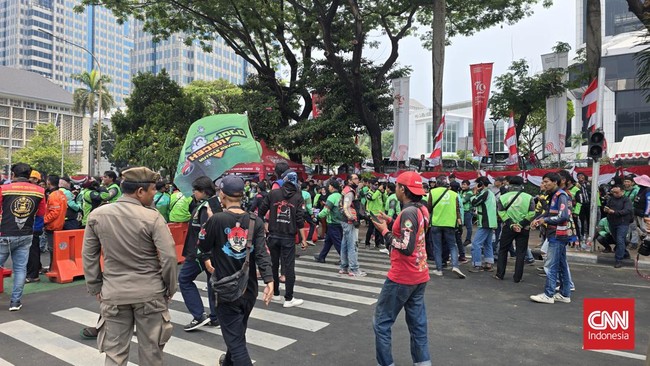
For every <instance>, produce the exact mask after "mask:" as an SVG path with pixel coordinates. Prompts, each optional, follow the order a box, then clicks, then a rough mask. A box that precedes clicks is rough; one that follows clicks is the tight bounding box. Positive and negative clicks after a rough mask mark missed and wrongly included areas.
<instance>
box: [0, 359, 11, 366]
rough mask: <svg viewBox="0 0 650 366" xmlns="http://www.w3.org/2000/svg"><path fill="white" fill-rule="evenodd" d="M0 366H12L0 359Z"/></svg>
mask: <svg viewBox="0 0 650 366" xmlns="http://www.w3.org/2000/svg"><path fill="white" fill-rule="evenodd" d="M0 366H14V364H13V363H10V362H9V361H6V360H3V359H2V358H0Z"/></svg>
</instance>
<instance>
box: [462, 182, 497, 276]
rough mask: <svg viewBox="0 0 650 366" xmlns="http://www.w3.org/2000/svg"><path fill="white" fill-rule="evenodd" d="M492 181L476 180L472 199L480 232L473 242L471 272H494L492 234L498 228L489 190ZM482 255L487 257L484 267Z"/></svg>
mask: <svg viewBox="0 0 650 366" xmlns="http://www.w3.org/2000/svg"><path fill="white" fill-rule="evenodd" d="M489 184H490V180H489V179H488V178H487V177H479V178H477V179H476V187H474V196H473V197H472V198H471V199H470V202H471V203H472V207H475V208H476V214H477V216H478V220H477V221H478V230H477V231H476V235H475V236H474V241H472V264H473V267H472V268H470V269H469V271H470V272H473V273H476V272H481V271H487V272H492V270H493V269H492V265H493V264H494V252H493V249H492V234H493V233H494V229H496V228H497V225H498V224H497V208H496V199H495V197H494V193H492V191H490V189H489V188H488V186H489ZM481 254H483V255H484V256H485V264H483V265H482V263H483V262H482V261H481Z"/></svg>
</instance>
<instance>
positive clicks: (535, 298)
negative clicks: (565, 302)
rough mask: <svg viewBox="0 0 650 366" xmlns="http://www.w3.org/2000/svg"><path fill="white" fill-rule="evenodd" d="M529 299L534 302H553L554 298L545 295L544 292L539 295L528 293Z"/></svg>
mask: <svg viewBox="0 0 650 366" xmlns="http://www.w3.org/2000/svg"><path fill="white" fill-rule="evenodd" d="M530 299H531V300H532V301H534V302H539V303H541V304H554V303H555V299H554V298H553V297H548V296H546V294H545V293H541V294H539V295H530Z"/></svg>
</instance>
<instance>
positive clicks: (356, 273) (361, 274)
mask: <svg viewBox="0 0 650 366" xmlns="http://www.w3.org/2000/svg"><path fill="white" fill-rule="evenodd" d="M348 275H349V276H350V277H366V276H367V275H368V274H367V273H366V272H364V271H361V270H356V271H350V272H348Z"/></svg>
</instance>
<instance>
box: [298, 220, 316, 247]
mask: <svg viewBox="0 0 650 366" xmlns="http://www.w3.org/2000/svg"><path fill="white" fill-rule="evenodd" d="M300 230H302V232H303V234H304V235H305V237H307V235H308V234H309V224H308V223H307V222H305V226H304V227H303V228H302V229H300ZM307 240H311V241H313V242H314V243H315V242H317V241H318V228H316V229H314V233H313V234H312V236H311V238H307ZM300 241H301V240H300V234H296V243H300Z"/></svg>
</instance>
